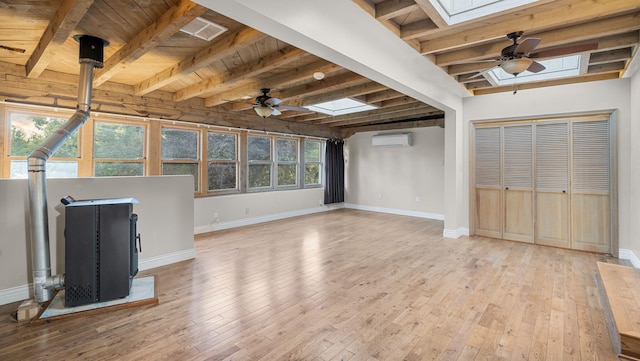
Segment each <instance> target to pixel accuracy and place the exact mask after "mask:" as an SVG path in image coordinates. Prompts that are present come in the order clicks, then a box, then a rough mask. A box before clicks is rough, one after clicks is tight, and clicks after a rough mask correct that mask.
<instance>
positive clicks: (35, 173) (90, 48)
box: [27, 35, 108, 302]
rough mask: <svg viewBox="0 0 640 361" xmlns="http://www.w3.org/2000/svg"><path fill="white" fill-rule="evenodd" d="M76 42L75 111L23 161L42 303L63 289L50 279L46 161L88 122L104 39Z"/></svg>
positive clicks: (36, 293)
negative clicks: (25, 169)
mask: <svg viewBox="0 0 640 361" xmlns="http://www.w3.org/2000/svg"><path fill="white" fill-rule="evenodd" d="M74 39H76V41H78V42H79V43H80V81H79V84H78V106H77V110H76V112H75V113H74V114H73V115H72V116H71V118H69V120H67V122H66V123H64V124H63V125H62V126H61V127H60V128H59V129H58V130H56V131H55V133H53V134H51V135H50V136H49V137H48V138H47V139H46V140H45V141H44V143H42V145H40V147H39V148H38V149H36V150H34V151H33V152H32V153H31V154H30V155H29V157H28V158H27V163H28V165H29V175H28V176H29V212H30V216H31V262H32V269H33V297H34V300H35V301H36V302H46V301H49V300H50V299H51V298H52V297H53V291H54V289H58V288H62V287H64V275H56V276H53V277H52V276H51V259H50V256H49V214H48V213H49V212H48V208H47V180H46V165H47V159H49V157H51V156H52V155H53V153H55V151H56V150H58V148H60V147H61V146H62V144H64V142H65V141H66V140H67V139H68V138H69V137H70V136H71V134H73V132H75V131H76V130H77V129H78V128H80V126H82V124H84V122H85V121H86V120H87V119H89V112H90V109H91V86H92V83H93V69H94V67H98V68H102V67H103V66H104V64H103V55H104V46H105V45H107V44H108V43H107V42H106V41H105V40H102V39H100V38H96V37H93V36H89V35H76V36H75V37H74Z"/></svg>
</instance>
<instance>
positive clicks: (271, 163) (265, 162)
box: [246, 133, 275, 193]
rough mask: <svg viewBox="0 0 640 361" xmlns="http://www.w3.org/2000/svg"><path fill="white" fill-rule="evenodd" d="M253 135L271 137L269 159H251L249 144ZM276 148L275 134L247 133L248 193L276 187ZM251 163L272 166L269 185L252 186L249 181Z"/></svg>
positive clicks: (270, 189)
mask: <svg viewBox="0 0 640 361" xmlns="http://www.w3.org/2000/svg"><path fill="white" fill-rule="evenodd" d="M251 137H256V138H267V139H269V160H268V161H266V160H251V159H249V144H250V143H251V142H250V138H251ZM274 149H275V146H274V144H273V136H270V135H266V134H265V135H262V134H255V133H254V134H251V133H249V134H248V135H247V164H246V169H247V177H246V184H247V193H254V192H264V191H272V190H274V189H275V187H274V185H275V183H274V178H273V177H274V175H273V171H274V166H273V165H274V154H273V152H274ZM251 165H269V167H270V173H269V186H262V187H251V185H250V183H249V178H250V172H251V171H250V169H251Z"/></svg>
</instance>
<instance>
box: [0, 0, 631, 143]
mask: <svg viewBox="0 0 640 361" xmlns="http://www.w3.org/2000/svg"><path fill="white" fill-rule="evenodd" d="M354 1H355V2H356V3H358V4H359V5H360V6H361V7H362V8H363V9H365V10H366V11H368V12H369V13H370V14H371V15H372V16H375V17H376V18H377V19H378V20H379V21H380V22H381V23H382V24H383V25H384V26H386V27H387V28H389V29H390V30H391V31H393V32H394V33H396V34H397V35H398V36H399V37H401V38H402V39H403V40H405V41H406V42H408V43H409V44H411V45H412V46H413V47H414V48H415V49H416V51H419V52H421V53H422V54H424V55H425V56H427V57H428V58H429V59H431V60H433V61H434V62H435V63H436V64H437V65H439V66H441V67H442V69H443V70H445V71H446V72H448V73H449V74H451V76H454V77H456V78H457V80H458V81H459V82H460V83H461V84H462V85H463V86H465V87H466V88H467V89H469V91H470V92H472V93H473V94H483V93H488V92H495V91H505V90H509V89H510V88H509V87H501V86H494V85H492V84H491V83H490V82H489V81H488V80H487V79H486V78H484V77H476V78H471V76H472V75H474V74H475V73H477V72H478V71H480V70H483V69H484V68H485V67H486V66H487V63H486V62H481V63H480V62H479V63H475V62H474V63H468V61H470V60H472V61H476V60H478V61H479V60H484V59H492V58H496V57H497V56H499V53H500V49H502V47H504V46H506V45H508V44H509V43H507V41H506V39H505V38H504V34H505V33H507V32H509V31H515V30H523V31H525V32H526V35H527V36H535V37H540V38H541V39H543V41H542V43H541V45H540V48H541V49H548V48H552V47H557V46H564V45H566V44H580V43H581V42H594V41H595V42H597V44H598V48H597V49H596V50H593V51H590V52H588V53H585V56H583V58H584V59H588V61H587V64H586V65H585V66H584V67H583V68H584V69H582V71H583V72H582V73H581V75H580V76H578V77H573V78H570V79H563V80H556V81H550V82H549V81H548V82H544V83H536V84H533V85H527V87H530V86H546V85H553V84H557V83H566V82H579V81H588V80H596V79H609V78H616V77H620V76H621V75H622V73H623V72H624V70H625V69H626V67H627V65H628V63H629V60H630V59H631V57H632V55H633V54H634V53H635V52H636V48H637V44H638V29H640V20H639V16H640V9H639V7H640V4H639V2H638V1H637V0H636V1H629V0H617V1H599V2H598V6H595V5H593V4H592V1H584V0H573V1H569V0H558V1H553V2H552V1H548V0H546V1H545V0H540V1H538V2H537V3H534V5H525V6H521V7H519V8H516V9H515V10H509V11H506V12H503V13H499V14H497V15H493V16H489V17H487V18H485V19H482V20H481V21H471V22H466V23H461V24H458V25H453V26H448V25H446V23H444V22H443V21H442V19H439V18H438V16H437V13H436V12H435V11H434V10H433V8H432V7H431V6H430V5H429V2H428V1H427V0H416V1H413V0H385V1H380V0H354ZM585 4H588V5H585ZM596 8H597V10H595V9H596ZM196 18H203V19H206V20H208V21H211V22H213V23H215V24H218V25H221V26H223V27H225V28H226V29H227V30H226V31H225V32H224V33H222V34H221V35H219V36H218V37H216V38H214V39H213V40H211V41H206V40H203V39H199V38H196V37H194V36H192V35H189V34H187V33H185V32H182V31H180V29H181V28H182V27H184V26H185V25H187V24H189V23H191V22H192V21H193V20H194V19H196ZM77 34H89V35H93V36H97V37H100V38H103V39H105V40H107V41H109V45H108V46H107V47H106V48H105V66H104V68H102V69H98V70H96V73H95V79H94V93H93V99H94V100H93V110H94V111H97V112H106V113H118V114H128V115H138V116H143V117H155V118H166V119H174V120H183V121H188V122H198V123H204V124H215V125H222V126H230V127H239V128H250V129H260V130H262V129H264V130H270V131H278V132H286V133H294V134H305V135H316V136H323V137H338V138H343V137H348V136H349V135H351V134H353V133H355V132H358V131H367V130H380V129H396V128H407V127H420V126H433V125H439V126H443V123H444V122H443V112H442V111H441V110H439V109H436V108H434V107H432V106H430V105H428V104H424V103H422V102H419V101H417V100H415V99H413V98H410V97H408V96H406V95H404V94H401V93H399V92H397V91H395V90H393V89H389V88H387V87H385V86H383V85H381V84H378V83H376V82H373V81H371V80H369V79H367V78H365V77H362V76H360V75H358V74H356V73H354V72H352V71H350V70H348V69H344V68H341V67H339V66H337V65H335V64H332V63H329V62H327V61H325V60H323V59H321V58H319V57H316V56H314V55H312V54H309V53H307V52H305V51H302V50H300V49H297V48H295V47H292V46H290V45H288V44H286V43H284V42H282V41H280V40H278V39H275V38H273V37H270V36H267V35H265V34H263V33H260V32H258V31H256V30H254V29H252V28H249V27H247V26H245V25H243V24H240V23H238V22H236V21H234V20H232V19H229V18H226V17H224V16H222V15H220V14H217V13H215V12H213V11H211V10H208V9H206V8H203V7H201V6H200V5H197V4H195V3H193V2H191V1H187V0H163V1H159V0H157V1H151V0H117V1H107V0H0V75H1V78H0V100H4V101H5V102H17V103H31V104H40V105H49V106H57V107H69V108H71V107H75V101H76V94H77V92H76V88H77V81H78V72H79V65H78V44H77V42H76V41H75V40H74V39H73V36H74V35H77ZM463 63H464V64H463ZM316 72H322V73H324V74H325V77H324V79H322V80H316V79H314V77H313V74H314V73H316ZM523 87H524V85H523ZM261 88H270V89H271V92H270V95H271V96H273V97H277V98H280V99H282V100H283V104H287V105H292V106H308V105H311V104H316V103H320V102H325V101H331V100H335V99H339V98H343V97H350V98H353V99H357V100H360V101H363V102H366V103H368V104H371V105H374V106H376V107H377V109H375V110H371V111H365V112H360V113H354V114H349V115H339V116H329V115H325V114H322V113H316V112H311V111H309V112H296V111H283V112H282V114H281V115H279V116H271V117H269V118H266V119H262V118H260V117H258V116H257V115H256V114H255V112H254V111H253V109H252V105H251V104H252V103H253V102H254V98H255V97H256V96H258V95H260V94H259V89H261Z"/></svg>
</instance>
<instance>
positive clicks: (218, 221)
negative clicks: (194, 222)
mask: <svg viewBox="0 0 640 361" xmlns="http://www.w3.org/2000/svg"><path fill="white" fill-rule="evenodd" d="M218 223H220V217H219V216H218V213H217V212H216V213H214V214H213V224H218Z"/></svg>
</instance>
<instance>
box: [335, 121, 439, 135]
mask: <svg viewBox="0 0 640 361" xmlns="http://www.w3.org/2000/svg"><path fill="white" fill-rule="evenodd" d="M418 119H419V118H418ZM426 127H440V128H444V117H439V118H436V119H425V120H414V119H409V120H407V121H399V122H394V123H387V124H371V125H359V126H355V127H343V128H342V136H343V138H349V137H351V136H352V135H354V134H356V133H360V132H375V131H382V130H397V129H413V128H426Z"/></svg>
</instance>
